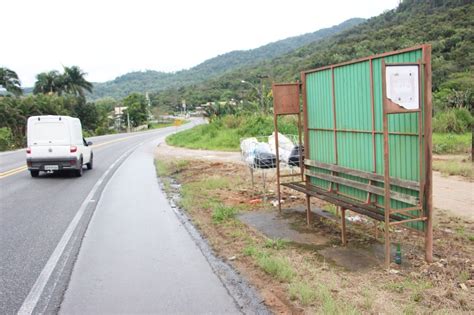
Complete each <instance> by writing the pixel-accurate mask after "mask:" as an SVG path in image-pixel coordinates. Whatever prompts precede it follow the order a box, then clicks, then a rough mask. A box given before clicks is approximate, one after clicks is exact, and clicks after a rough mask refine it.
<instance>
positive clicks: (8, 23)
mask: <svg viewBox="0 0 474 315" xmlns="http://www.w3.org/2000/svg"><path fill="white" fill-rule="evenodd" d="M399 1H400V0H357V1H356V0H331V1H320V0H296V1H289V0H286V1H281V0H232V1H225V0H221V1H218V0H214V1H212V0H194V1H192V0H166V1H161V0H154V1H153V0H115V1H109V0H75V1H73V0H41V1H38V0H14V1H13V0H0V20H1V21H2V22H1V24H2V30H3V31H2V33H1V35H0V37H1V41H0V67H7V68H9V69H11V70H13V71H15V72H16V73H17V74H18V75H19V77H20V80H21V82H22V85H23V86H24V87H27V86H32V85H33V84H34V82H35V76H36V75H37V74H38V73H40V72H44V71H50V70H61V69H62V67H63V66H73V65H76V66H79V67H80V68H81V69H82V70H83V71H85V72H86V73H87V76H86V79H87V80H89V81H92V82H104V81H108V80H113V79H114V78H116V77H117V76H120V75H123V74H125V73H128V72H131V71H143V70H147V69H148V70H157V71H165V72H174V71H178V70H182V69H189V68H191V67H193V66H196V65H198V64H199V63H201V62H203V61H205V60H207V59H210V58H213V57H215V56H217V55H220V54H224V53H226V52H230V51H232V50H247V49H253V48H257V47H259V46H262V45H265V44H267V43H270V42H274V41H277V40H280V39H284V38H287V37H290V36H297V35H301V34H304V33H309V32H314V31H316V30H318V29H321V28H326V27H331V26H333V25H337V24H339V23H341V22H343V21H345V20H347V19H350V18H353V17H362V18H369V17H372V16H376V15H378V14H380V13H382V12H384V11H386V10H391V9H393V8H395V7H396V6H397V5H398V3H399Z"/></svg>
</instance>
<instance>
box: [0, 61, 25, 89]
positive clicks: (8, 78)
mask: <svg viewBox="0 0 474 315" xmlns="http://www.w3.org/2000/svg"><path fill="white" fill-rule="evenodd" d="M0 86H2V87H3V88H4V89H6V90H7V92H9V93H12V94H14V95H17V96H18V95H21V94H22V93H23V90H22V89H21V83H20V79H19V78H18V75H17V74H16V72H15V71H12V70H10V69H8V68H1V67H0Z"/></svg>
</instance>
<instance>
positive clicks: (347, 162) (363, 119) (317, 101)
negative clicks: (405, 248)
mask: <svg viewBox="0 0 474 315" xmlns="http://www.w3.org/2000/svg"><path fill="white" fill-rule="evenodd" d="M421 57H422V49H421V48H420V49H417V50H414V51H409V52H403V53H399V54H396V55H391V56H386V57H384V61H385V63H414V62H418V61H419V60H420V59H421ZM371 62H372V77H373V96H374V112H373V113H374V126H372V103H371V84H370V83H371V73H370V69H371V67H370V66H371ZM332 73H333V70H332V69H331V68H327V69H324V70H320V71H315V72H310V73H307V74H306V97H307V113H308V117H307V119H308V128H309V130H308V136H309V149H310V150H309V158H310V159H311V160H315V161H319V162H324V163H332V164H338V165H341V166H344V167H348V168H351V169H356V170H362V171H366V172H373V171H375V172H376V173H378V174H381V175H383V174H384V163H383V161H384V158H383V134H382V131H383V105H382V101H383V100H382V58H374V59H371V60H362V61H360V62H355V63H349V64H345V65H342V66H337V67H335V68H334V95H335V97H334V101H335V103H334V104H335V107H334V108H333V97H332V95H333V91H332V80H333V78H332ZM422 99H423V98H422ZM334 111H335V117H336V126H335V127H336V128H335V129H336V130H337V132H336V135H337V137H336V138H335V137H334V131H333V129H334ZM388 124H389V132H390V133H391V134H390V136H389V153H390V158H389V161H390V163H389V164H390V177H394V178H399V179H406V180H412V181H420V165H419V163H420V154H422V152H419V150H420V148H419V137H418V113H409V114H391V115H389V117H388ZM372 131H374V132H375V135H374V136H373V135H372ZM395 133H402V134H395ZM374 140H375V141H374ZM374 142H375V143H374ZM336 143H337V149H336ZM374 147H375V154H374ZM336 150H337V153H336ZM374 158H375V161H374ZM374 166H375V169H374ZM313 170H314V171H319V172H325V173H328V172H327V171H325V170H321V169H317V168H313ZM341 176H342V177H345V178H348V179H352V180H357V181H360V182H367V181H365V180H363V179H360V178H356V177H353V176H344V175H341ZM312 183H313V184H315V185H318V186H320V187H322V188H326V189H327V188H328V187H329V184H328V182H327V181H324V180H319V179H314V178H313V179H312ZM338 186H339V191H340V192H341V193H343V194H346V195H349V196H352V197H353V198H355V199H358V200H361V201H365V200H366V198H367V193H366V192H364V191H361V190H358V189H355V188H351V187H347V186H344V185H338ZM378 186H382V187H383V185H382V184H379V185H378ZM392 190H393V191H397V192H401V193H405V194H409V195H413V196H417V195H418V192H416V191H413V190H408V189H405V188H400V187H394V186H393V185H392ZM376 200H377V203H378V204H379V205H380V206H383V204H384V199H383V197H382V196H378V197H377V198H376ZM391 206H392V207H393V208H395V209H397V208H406V207H409V206H411V205H407V204H405V203H402V202H400V201H395V200H392V201H391ZM407 225H408V226H410V227H413V228H416V229H419V230H423V229H424V223H423V222H415V223H408V224H407Z"/></svg>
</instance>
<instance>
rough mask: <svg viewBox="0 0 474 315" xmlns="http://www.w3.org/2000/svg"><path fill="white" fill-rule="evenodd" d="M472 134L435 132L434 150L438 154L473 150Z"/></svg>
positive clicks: (461, 152)
mask: <svg viewBox="0 0 474 315" xmlns="http://www.w3.org/2000/svg"><path fill="white" fill-rule="evenodd" d="M471 141H472V134H471V133H465V134H461V135H458V134H453V133H434V134H433V152H434V153H436V154H446V153H449V154H463V153H468V152H470V150H471Z"/></svg>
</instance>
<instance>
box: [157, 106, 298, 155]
mask: <svg viewBox="0 0 474 315" xmlns="http://www.w3.org/2000/svg"><path fill="white" fill-rule="evenodd" d="M279 130H280V132H281V133H283V134H291V135H297V134H298V129H297V125H296V120H295V119H294V117H290V116H286V117H282V118H280V121H279ZM273 131H274V125H273V116H270V115H264V114H252V113H249V112H247V111H242V112H240V113H236V114H228V115H227V114H224V115H219V116H211V118H210V122H209V124H206V125H200V126H196V127H194V128H193V129H190V130H186V131H183V132H180V133H177V134H174V135H171V136H169V137H168V138H167V139H166V142H167V143H168V144H169V145H173V146H178V147H186V148H190V149H206V150H223V151H238V150H239V148H240V139H242V138H246V137H255V136H268V135H270V134H271V133H272V132H273Z"/></svg>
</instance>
